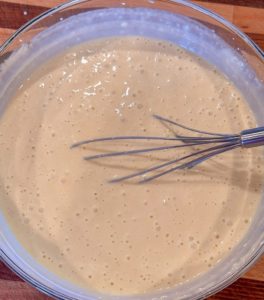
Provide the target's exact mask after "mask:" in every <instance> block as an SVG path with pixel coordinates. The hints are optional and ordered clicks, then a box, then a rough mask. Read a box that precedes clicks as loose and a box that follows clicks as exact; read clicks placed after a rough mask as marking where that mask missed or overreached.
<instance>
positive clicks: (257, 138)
mask: <svg viewBox="0 0 264 300" xmlns="http://www.w3.org/2000/svg"><path fill="white" fill-rule="evenodd" d="M240 140H241V146H242V147H244V148H251V147H257V146H262V145H264V127H257V128H253V129H248V130H243V131H241V133H240Z"/></svg>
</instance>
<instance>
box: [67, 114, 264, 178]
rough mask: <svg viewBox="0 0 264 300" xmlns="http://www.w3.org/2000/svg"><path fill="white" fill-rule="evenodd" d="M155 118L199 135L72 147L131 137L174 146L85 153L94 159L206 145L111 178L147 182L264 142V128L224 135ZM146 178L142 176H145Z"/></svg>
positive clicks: (77, 144) (97, 139) (112, 138)
mask: <svg viewBox="0 0 264 300" xmlns="http://www.w3.org/2000/svg"><path fill="white" fill-rule="evenodd" d="M153 117H154V118H155V119H156V120H158V121H160V122H162V123H163V124H166V125H170V126H174V127H175V126H176V127H178V128H181V129H184V130H186V131H187V132H189V133H192V134H194V133H195V134H196V135H197V136H188V135H178V134H174V136H173V137H162V136H112V137H102V138H95V139H89V140H85V141H81V142H78V143H75V144H73V145H72V146H71V148H77V147H80V146H83V145H87V144H91V143H97V142H107V141H122V140H123V141H125V140H126V141H128V140H144V141H168V142H170V143H172V145H166V146H159V147H150V148H144V149H135V150H128V151H114V152H110V153H102V154H97V155H90V156H85V157H84V160H86V161H90V160H95V159H102V158H106V157H115V156H124V155H135V154H144V153H150V152H154V151H166V150H169V149H177V148H184V147H196V146H202V145H203V146H205V148H204V149H202V150H195V151H194V152H191V153H190V154H188V155H183V156H181V157H179V158H176V159H173V160H168V161H166V162H164V163H160V164H157V165H155V166H153V167H150V168H146V169H144V170H141V171H137V172H134V173H132V174H128V175H126V176H122V177H118V178H114V179H112V180H110V181H109V182H111V183H116V182H121V181H125V180H129V179H132V178H135V177H139V178H140V180H139V183H146V182H149V181H152V180H154V179H157V178H159V177H161V176H164V175H166V174H169V173H172V172H174V171H176V170H183V169H191V168H194V167H195V166H197V165H199V164H200V163H202V162H204V161H206V160H208V159H209V158H212V157H214V156H216V155H219V154H222V153H224V152H227V151H230V150H233V149H236V148H251V147H257V146H261V145H264V127H257V128H253V129H248V130H243V131H242V132H240V133H239V134H222V133H212V132H207V131H202V130H197V129H193V128H190V127H187V126H185V125H182V124H179V123H177V122H175V121H172V120H170V119H167V118H164V117H162V116H159V115H153ZM153 171H155V172H156V171H158V173H156V174H154V175H150V176H148V177H146V175H149V174H150V173H152V172H153ZM142 178H143V179H142Z"/></svg>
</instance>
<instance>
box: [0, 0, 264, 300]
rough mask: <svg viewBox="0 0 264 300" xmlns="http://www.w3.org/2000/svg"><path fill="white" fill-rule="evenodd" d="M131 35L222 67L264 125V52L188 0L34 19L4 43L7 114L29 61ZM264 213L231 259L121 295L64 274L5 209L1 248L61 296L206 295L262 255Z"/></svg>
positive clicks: (141, 0) (95, 3) (23, 272)
mask: <svg viewBox="0 0 264 300" xmlns="http://www.w3.org/2000/svg"><path fill="white" fill-rule="evenodd" d="M109 8H112V9H109ZM117 8H120V9H119V10H118V9H117ZM132 8H133V9H132ZM144 8H145V9H144ZM146 8H147V10H146ZM131 9H132V10H133V13H132V10H131ZM76 16H79V17H78V18H76ZM47 33H49V34H47ZM131 34H134V35H147V36H149V37H155V38H160V39H165V40H170V41H173V42H175V43H177V44H179V45H181V46H182V47H184V48H186V49H188V50H189V51H191V52H194V53H196V54H197V55H200V56H201V57H204V58H205V59H206V60H207V61H209V62H211V63H212V64H214V65H216V66H217V67H218V68H219V69H221V70H222V71H223V72H224V73H225V74H226V76H228V77H229V78H230V79H231V80H232V81H234V83H235V84H236V85H237V86H238V87H239V88H240V89H241V91H242V92H243V93H244V95H245V96H246V98H247V99H248V102H249V105H250V106H251V108H252V110H253V112H254V113H255V116H256V119H257V121H258V122H259V124H261V123H262V124H263V123H264V106H263V95H264V54H263V52H262V51H261V49H260V48H259V47H258V46H257V45H256V44H255V43H254V42H253V41H251V40H250V39H249V38H248V37H247V36H246V35H245V34H243V33H242V32H241V31H239V30H238V29H237V28H236V27H235V26H233V25H232V24H230V23H229V22H227V21H226V20H224V19H223V18H221V17H219V16H217V15H215V14H213V13H212V12H210V11H207V10H205V9H203V8H201V7H199V6H197V5H195V4H191V3H190V2H187V1H181V0H178V1H176V0H175V1H173V0H171V1H169V0H159V1H158V0H157V1H154V0H148V1H147V0H133V1H127V2H125V0H122V1H119V0H113V1H103V0H80V1H77V0H75V1H70V2H68V3H65V4H62V5H60V6H58V7H55V8H53V9H50V10H49V11H47V12H46V13H44V14H42V15H40V16H38V17H36V18H35V19H33V20H31V21H30V22H28V23H27V24H25V25H24V26H23V27H21V28H20V29H19V30H18V31H16V32H15V33H14V34H13V35H12V36H11V37H10V38H9V39H8V40H7V41H6V42H5V43H4V44H3V45H2V46H0V110H1V113H3V112H4V107H5V104H6V103H7V102H8V99H9V98H10V96H11V94H12V92H13V91H14V90H15V89H16V88H17V87H18V83H19V80H20V81H21V78H23V74H22V73H23V72H22V67H21V66H22V65H23V62H24V61H28V62H29V63H28V66H27V67H25V69H27V71H30V70H33V69H34V68H35V67H36V64H37V63H40V62H44V61H45V59H48V57H49V55H50V54H54V53H56V52H58V51H61V50H62V49H64V48H65V45H67V46H71V45H74V44H76V43H79V42H81V41H82V40H85V39H86V40H88V39H93V38H99V37H104V36H109V35H131ZM48 50H49V51H48ZM14 53H15V55H14ZM34 53H35V54H36V53H38V55H39V56H41V57H42V61H40V60H38V62H37V61H36V60H35V56H36V55H35V54H34ZM29 54H30V55H29ZM40 54H41V55H40ZM34 55H35V56H34ZM9 57H11V58H12V59H9ZM20 70H21V73H20ZM11 81H12V85H11V86H10V85H9V83H10V82H11ZM263 216H264V199H262V201H261V204H260V205H259V208H258V211H257V213H256V216H255V218H254V220H253V222H252V225H251V227H250V229H249V231H248V233H247V235H246V236H245V237H244V239H243V240H242V241H241V242H240V243H239V245H237V247H236V248H234V249H233V250H232V251H231V253H230V254H229V255H228V257H226V258H225V259H224V260H223V261H221V262H220V263H219V264H218V265H216V266H215V267H214V268H212V269H211V270H210V271H208V272H207V273H206V274H203V275H201V276H199V277H197V278H195V279H194V280H191V281H190V282H186V283H184V284H181V285H178V286H176V287H174V288H172V289H169V290H166V291H160V292H157V293H153V294H144V295H134V296H122V297H121V296H111V295H102V294H96V293H92V292H89V291H87V290H83V289H81V288H79V287H77V286H74V285H72V284H71V283H69V282H66V281H64V280H62V279H60V278H58V277H57V276H56V275H54V274H51V273H50V272H49V271H48V270H46V269H44V267H43V266H41V265H39V264H38V263H37V262H36V261H34V259H33V258H32V257H31V256H30V255H29V254H28V253H27V252H26V251H25V250H24V249H23V248H22V247H21V245H19V243H18V241H17V240H16V239H15V237H14V236H13V234H12V231H11V230H10V228H9V227H8V225H7V223H6V222H5V218H4V216H3V214H2V213H1V211H0V228H1V232H0V250H1V252H0V254H1V259H2V260H3V261H4V263H6V264H7V265H8V266H9V267H10V268H11V269H12V270H13V271H14V272H16V273H17V274H18V275H19V276H21V277H22V278H23V279H24V280H26V281H27V282H28V283H30V284H31V285H33V286H34V287H36V288H37V289H39V290H40V291H42V292H44V293H46V294H47V295H50V296H53V297H54V298H57V299H112V300H117V299H131V300H133V299H202V298H206V297H208V296H209V295H211V294H213V293H216V292H217V291H219V290H221V289H223V288H225V287H226V286H227V285H229V284H231V283H232V282H233V281H234V280H236V279H237V278H238V277H239V276H241V274H242V273H244V272H245V271H246V270H247V269H248V268H249V267H250V266H251V265H252V264H253V263H254V262H255V261H256V260H257V259H258V258H259V257H260V256H261V255H262V254H263V252H264V218H263Z"/></svg>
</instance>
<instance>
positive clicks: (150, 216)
mask: <svg viewBox="0 0 264 300" xmlns="http://www.w3.org/2000/svg"><path fill="white" fill-rule="evenodd" d="M152 114H159V115H162V116H164V117H167V118H170V119H172V120H175V121H177V122H180V123H183V124H186V125H187V126H190V127H194V128H197V129H201V130H207V131H213V132H220V133H238V132H240V131H241V130H243V129H247V128H250V127H254V126H255V125H256V124H255V120H254V117H253V114H252V112H251V111H250V109H249V107H248V106H247V104H246V102H245V100H244V99H243V97H242V95H241V94H240V93H239V91H238V90H237V89H236V88H235V87H234V86H233V85H232V83H231V82H230V81H228V80H227V79H226V78H224V77H223V76H222V75H221V74H220V73H219V72H218V71H217V70H216V69H215V68H214V67H213V66H210V65H208V64H207V63H206V62H204V61H202V60H201V59H199V58H198V57H196V56H193V55H192V54H190V53H188V52H186V51H185V50H183V49H181V48H178V47H177V46H175V45H173V44H169V43H167V42H164V41H158V40H150V39H147V38H137V37H123V38H111V39H105V40H97V41H93V42H89V43H87V44H83V45H80V46H78V47H77V48H74V49H71V50H68V51H67V52H65V53H64V54H61V55H60V56H58V57H56V59H53V60H52V61H50V62H48V63H47V64H46V65H45V66H43V67H41V68H40V69H38V70H37V71H36V72H35V73H34V74H33V75H32V76H31V77H30V78H28V79H27V80H25V82H24V83H23V85H22V86H21V88H20V90H19V91H18V92H17V94H16V96H15V97H14V99H13V100H12V101H11V102H10V104H9V106H8V107H7V109H6V112H5V113H4V115H3V117H1V119H0V138H1V140H0V141H1V145H0V146H1V147H0V176H1V177H0V178H1V186H0V201H1V202H0V204H1V209H2V210H3V211H4V213H5V216H6V219H7V221H8V223H9V224H10V226H11V228H12V230H13V231H14V233H15V235H16V237H17V238H18V240H19V241H20V242H21V244H22V245H23V247H24V248H26V250H28V251H29V253H30V254H31V255H32V256H33V257H34V258H35V259H36V260H37V261H39V262H40V263H41V264H43V265H44V266H45V267H47V268H48V269H50V270H51V271H53V272H55V273H56V274H58V275H59V276H61V277H63V278H65V279H67V280H69V281H71V282H74V283H76V284H78V285H81V286H84V287H86V288H88V289H90V290H95V291H99V292H103V293H111V294H135V293H144V292H152V291H155V290H158V289H164V288H169V287H173V286H175V285H177V284H179V283H180V282H184V281H186V280H191V279H192V278H194V277H196V276H198V275H199V274H201V273H204V272H207V271H208V270H209V269H210V268H212V267H214V266H215V265H216V264H217V263H218V262H219V261H220V260H221V259H223V258H224V257H225V256H226V255H227V254H228V253H229V251H230V250H232V248H233V247H234V246H236V245H237V243H238V242H239V241H240V240H241V238H243V236H244V235H245V234H246V232H247V230H248V228H249V226H250V223H251V220H252V218H254V214H255V210H256V207H257V205H258V202H259V200H260V191H261V185H262V181H263V179H262V178H263V177H262V175H263V170H262V168H261V167H260V166H261V164H262V165H263V163H261V161H262V158H261V155H260V152H259V151H258V150H257V149H254V150H234V151H232V152H230V153H226V154H223V155H221V156H219V157H216V158H213V159H211V160H209V161H207V162H205V163H203V164H202V165H200V166H198V167H196V168H195V169H194V170H189V171H178V172H174V173H172V174H169V175H166V176H164V177H161V178H159V179H157V180H155V181H153V182H150V183H148V184H141V185H138V184H135V183H134V182H133V181H130V182H122V183H119V184H109V183H107V180H109V179H112V178H115V176H124V175H127V174H130V173H131V172H134V171H137V170H141V169H144V168H146V167H151V166H153V165H156V164H158V163H160V162H161V161H164V160H165V161H166V160H169V159H175V158H176V157H178V156H180V155H182V154H183V151H180V150H177V149H176V150H175V149H173V150H170V151H160V152H157V153H151V154H145V155H144V156H143V155H137V156H129V157H117V158H106V159H102V160H98V161H96V162H89V161H85V160H83V157H84V156H87V155H91V154H98V153H102V152H103V153H105V152H108V151H117V150H124V149H126V150H132V149H137V148H139V147H146V146H157V145H158V146H159V145H160V146H162V145H164V143H160V142H159V143H157V142H148V143H147V144H146V143H145V142H143V141H140V142H135V141H134V142H107V143H98V144H92V145H86V146H84V147H80V148H76V149H70V146H71V145H72V144H73V143H75V142H78V141H82V140H86V139H89V138H96V137H102V136H118V135H150V136H152V135H157V136H170V137H171V136H173V132H172V131H173V130H175V129H176V128H167V127H165V126H164V125H162V124H161V123H160V122H158V121H157V120H154V119H153V118H152ZM179 133H184V134H186V132H184V131H182V132H179ZM191 150H193V149H191ZM184 151H185V152H184V153H188V152H189V151H190V149H186V150H184Z"/></svg>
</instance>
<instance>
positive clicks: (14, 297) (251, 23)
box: [0, 0, 264, 300]
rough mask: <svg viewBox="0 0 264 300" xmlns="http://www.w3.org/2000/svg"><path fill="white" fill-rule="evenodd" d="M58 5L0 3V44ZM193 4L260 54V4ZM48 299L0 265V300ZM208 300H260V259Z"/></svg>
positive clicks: (263, 29)
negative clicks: (253, 44)
mask: <svg viewBox="0 0 264 300" xmlns="http://www.w3.org/2000/svg"><path fill="white" fill-rule="evenodd" d="M107 1H109V0H107ZM142 1H143V0H142ZM62 2H63V1H62V0H5V1H1V0H0V43H2V42H3V41H5V40H6V39H7V38H8V36H10V34H12V33H13V32H14V31H15V30H16V29H17V28H18V27H20V26H21V25H23V24H24V23H25V22H26V21H28V20H30V19H31V18H33V17H35V16H36V15H38V14H40V13H42V12H43V11H45V10H46V9H48V8H50V7H53V6H55V5H58V4H60V3H62ZM194 2H195V3H198V4H199V5H201V6H203V7H205V8H207V9H210V10H212V11H214V12H216V13H218V14H219V15H221V16H223V17H224V18H226V19H227V20H229V21H230V22H232V23H233V24H235V25H236V26H238V27H239V28H240V29H242V30H243V31H244V32H245V33H247V34H248V35H249V37H251V38H252V39H253V40H254V41H255V42H256V43H257V44H258V45H259V46H260V47H262V49H263V50H264V0H212V1H210V0H199V1H194ZM48 299H50V298H49V297H47V296H45V295H42V294H41V293H39V292H38V291H37V290H35V289H34V288H32V287H30V286H29V285H28V284H27V283H25V282H23V281H22V280H21V279H20V278H19V277H18V276H16V275H15V274H14V273H13V272H11V271H10V270H9V269H8V268H7V267H6V266H5V265H4V264H3V263H1V262H0V300H48ZM209 299H210V300H264V257H262V259H260V260H259V261H258V262H257V263H256V265H255V266H254V267H253V268H251V270H249V271H248V272H247V273H246V274H245V275H244V276H243V278H241V279H239V280H238V281H236V282H235V283H234V284H232V285H231V286H230V287H228V288H226V289H224V290H223V291H222V292H220V293H218V294H216V295H214V296H212V297H210V298H208V300H209Z"/></svg>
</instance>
